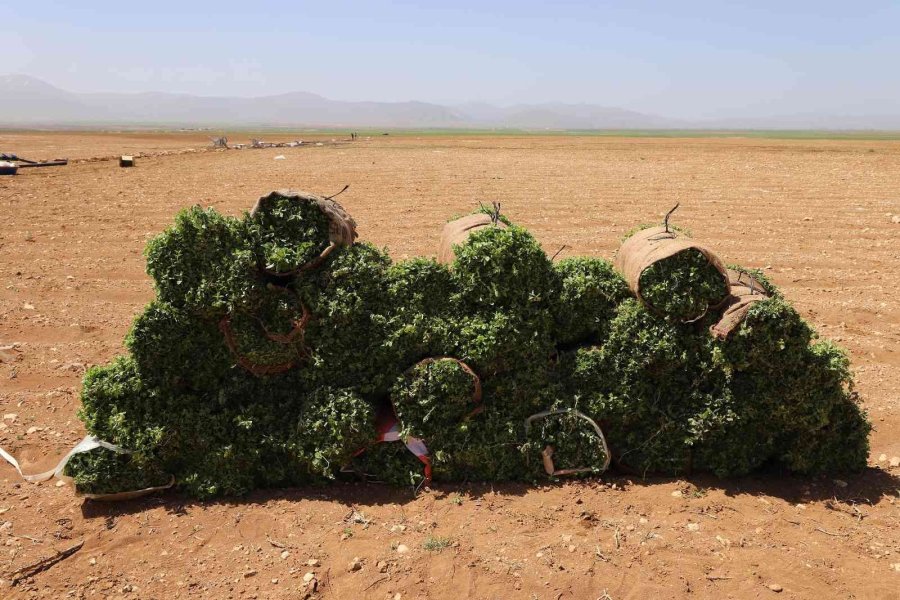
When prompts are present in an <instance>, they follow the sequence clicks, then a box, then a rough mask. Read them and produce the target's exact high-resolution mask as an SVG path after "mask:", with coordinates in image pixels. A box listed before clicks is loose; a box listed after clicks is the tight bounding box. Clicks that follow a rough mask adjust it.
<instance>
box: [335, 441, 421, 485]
mask: <svg viewBox="0 0 900 600" xmlns="http://www.w3.org/2000/svg"><path fill="white" fill-rule="evenodd" d="M350 467H351V468H352V469H353V470H354V471H355V472H356V473H357V474H359V475H360V476H362V477H363V478H364V479H365V480H366V481H376V482H381V483H388V484H391V485H395V486H398V487H411V488H413V489H417V488H418V487H419V486H420V485H421V484H422V482H423V481H424V480H425V464H424V463H423V462H422V461H421V460H419V458H418V457H417V456H416V455H415V454H413V453H412V452H410V451H409V449H408V448H407V447H406V445H405V444H404V443H403V442H400V441H397V442H379V443H377V444H372V445H371V446H369V447H367V448H366V450H365V452H363V453H362V454H359V455H358V456H356V457H355V458H354V459H353V462H352V463H351V465H350Z"/></svg>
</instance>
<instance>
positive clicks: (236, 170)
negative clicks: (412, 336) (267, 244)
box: [0, 132, 900, 600]
mask: <svg viewBox="0 0 900 600" xmlns="http://www.w3.org/2000/svg"><path fill="white" fill-rule="evenodd" d="M269 137H272V138H275V137H281V138H283V139H293V138H295V137H297V136H275V135H271V136H269ZM300 137H302V136H300ZM307 137H308V136H307ZM326 138H327V139H328V140H330V139H331V136H326ZM206 145H208V141H207V138H206V137H205V136H202V135H199V134H152V133H137V134H92V133H71V132H70V133H37V132H35V133H2V132H0V151H4V152H15V153H17V154H19V155H20V156H26V157H29V158H54V157H57V156H67V155H68V156H69V157H70V158H77V159H82V162H73V164H70V165H69V166H67V167H60V168H47V169H30V170H22V171H20V174H19V175H18V176H16V177H0V215H2V217H0V219H2V221H0V222H2V228H0V347H2V348H3V349H2V350H0V414H2V415H4V418H3V420H2V424H0V446H2V447H3V448H6V449H7V450H9V451H11V452H12V453H13V454H14V455H16V456H17V457H19V458H20V460H21V462H22V463H23V465H24V467H25V469H26V470H27V471H30V472H34V471H36V470H38V469H39V468H41V467H46V466H49V465H51V464H53V463H54V462H55V461H56V459H57V458H58V457H60V456H61V455H62V454H63V453H64V452H65V451H66V450H68V449H69V448H70V447H71V446H72V445H73V444H74V443H75V442H76V441H77V440H78V439H80V438H81V437H82V436H83V434H84V432H83V429H82V428H81V425H80V422H79V421H78V419H77V418H76V411H77V410H78V406H79V400H78V394H79V390H80V379H81V375H82V373H83V370H84V368H85V367H86V366H89V365H91V364H97V363H104V362H107V361H109V360H110V359H112V358H113V356H114V355H116V354H117V353H119V352H121V351H122V338H123V336H124V335H125V332H126V331H127V329H128V327H129V324H130V323H131V320H132V318H133V317H134V316H135V315H136V314H137V313H138V311H140V310H141V308H142V306H143V305H144V304H145V303H146V302H147V301H148V300H150V298H151V297H152V295H153V290H152V286H151V283H150V281H149V279H148V277H147V276H146V275H145V273H144V261H143V257H142V255H141V252H142V249H143V247H144V244H145V243H146V241H147V239H148V238H150V237H151V236H153V235H155V234H156V233H158V232H159V231H160V230H162V229H163V228H164V227H166V226H167V225H168V224H169V223H170V221H171V219H172V216H173V215H174V213H175V212H176V211H177V210H178V209H179V208H182V207H185V206H189V205H191V204H194V203H201V204H204V205H212V206H215V207H216V208H217V209H219V210H220V211H222V212H225V213H228V214H238V213H239V212H241V211H243V210H247V209H249V208H250V207H251V206H252V204H253V202H254V200H255V199H256V198H257V197H258V196H260V195H262V194H263V193H266V192H268V191H270V190H273V189H277V188H285V187H292V188H299V189H305V190H310V191H314V192H319V193H331V192H336V191H338V190H340V189H341V188H342V187H343V186H344V185H345V184H348V183H349V184H350V189H349V190H348V191H347V192H346V193H344V194H343V195H342V196H341V198H340V201H341V203H342V204H343V205H344V207H345V208H347V209H348V210H349V211H350V212H351V213H352V214H353V215H354V217H355V218H356V220H357V222H358V223H359V231H360V235H361V237H362V238H363V239H366V240H370V241H372V242H374V243H376V244H378V245H384V246H387V248H388V249H389V251H390V253H391V254H392V255H393V256H394V257H395V258H405V257H409V256H414V255H434V254H435V252H436V250H437V240H438V236H439V232H440V228H441V226H442V224H443V223H444V222H445V221H446V220H447V219H448V218H449V217H451V216H453V215H454V214H458V213H463V212H466V211H468V210H470V209H471V208H472V207H473V205H474V204H475V203H477V202H478V201H491V200H499V201H500V202H502V205H503V210H504V212H506V213H507V214H508V215H509V216H510V217H511V218H512V219H514V220H515V221H517V222H518V223H520V224H521V225H524V226H525V227H527V228H529V229H530V230H531V231H532V232H534V234H535V235H536V236H537V238H538V239H539V240H540V241H541V242H542V243H543V244H544V247H545V249H546V250H547V251H548V252H549V253H550V254H553V253H555V252H556V251H557V250H559V248H560V247H561V246H563V245H566V246H567V248H566V249H565V250H564V251H563V253H562V254H561V256H571V255H578V254H584V255H597V256H605V257H610V256H611V255H612V252H613V251H614V250H615V248H616V246H617V244H618V240H619V239H620V237H621V236H622V234H623V233H624V232H625V231H627V230H628V229H630V228H631V227H633V226H634V225H636V224H639V223H643V222H647V221H655V220H658V219H659V218H660V216H661V215H662V214H663V213H664V212H665V211H666V210H667V209H669V208H670V207H671V206H672V205H674V204H675V202H676V201H680V202H681V208H680V210H679V211H678V213H676V217H675V222H677V223H679V224H681V225H683V226H686V227H688V228H689V229H691V230H692V231H693V233H694V236H695V237H696V238H699V239H701V240H703V241H704V242H707V243H708V244H709V245H710V246H712V247H713V248H715V249H716V250H717V251H718V252H719V253H720V255H721V256H722V257H723V258H725V259H726V261H728V262H738V263H742V264H745V265H748V266H754V267H762V268H765V269H766V270H767V273H769V274H770V276H771V277H772V278H773V279H774V280H775V282H776V283H777V284H778V285H780V286H781V287H782V288H783V291H784V293H785V295H786V296H787V298H788V299H790V300H791V301H792V302H794V303H795V305H796V306H797V307H798V309H799V310H800V311H801V312H802V313H803V315H804V316H805V317H807V318H808V319H809V320H811V321H812V322H813V323H814V324H815V325H816V326H817V327H818V329H819V331H820V332H821V333H822V335H823V336H827V337H830V338H832V339H835V340H836V341H838V342H839V343H841V344H842V345H844V346H845V347H847V348H848V349H849V350H850V352H851V354H852V359H853V364H854V367H855V371H856V374H857V382H858V391H859V393H860V396H861V398H862V401H863V403H864V405H865V406H866V408H867V409H868V411H869V414H870V417H871V419H872V421H873V423H874V425H875V428H876V430H875V432H874V433H873V435H872V438H871V440H872V453H871V456H870V461H869V462H870V468H869V469H868V470H867V472H865V473H863V474H861V475H859V476H854V477H847V478H845V480H844V481H840V480H832V479H830V478H829V479H803V478H795V477H789V476H774V475H766V476H762V475H761V476H757V477H750V478H744V479H738V480H728V481H722V480H717V479H715V478H711V477H704V476H698V477H694V478H691V479H689V480H670V479H652V478H651V479H647V480H640V479H634V478H627V477H618V476H616V477H609V478H605V479H603V480H602V481H597V482H587V483H568V484H565V485H559V486H555V485H554V486H547V487H543V488H528V487H522V486H514V485H495V486H490V485H486V486H471V487H464V488H454V487H439V488H438V489H435V490H430V491H427V492H425V493H424V494H421V495H420V496H419V497H417V498H413V497H412V496H411V495H410V493H409V492H407V491H398V490H393V489H388V488H384V487H380V486H378V485H369V486H363V485H353V484H339V485H335V486H332V487H324V488H314V489H299V490H280V491H268V492H259V493H254V494H252V495H250V496H248V497H245V498H239V499H234V500H225V501H221V502H209V503H197V502H194V501H191V500H189V499H186V498H183V497H180V496H178V495H177V494H167V495H161V496H158V497H151V498H147V499H142V500H137V501H131V502H126V503H120V504H103V503H97V502H90V501H88V502H82V501H81V500H80V499H78V498H76V497H75V496H74V495H73V492H72V490H71V488H69V487H68V486H62V487H60V486H57V485H55V484H54V483H52V482H48V483H43V484H39V485H32V484H28V483H25V482H23V481H21V480H20V478H19V477H18V475H17V474H16V473H15V471H14V470H13V469H12V467H10V466H8V465H6V463H2V464H0V579H2V580H3V582H2V585H0V597H3V598H6V597H12V598H19V597H22V598H31V597H33V598H142V599H143V598H159V599H170V598H216V599H224V598H260V599H263V598H285V599H289V598H290V599H293V598H305V597H312V596H317V597H321V598H347V599H356V598H377V599H388V600H389V599H394V598H400V599H402V600H407V599H414V598H485V599H487V598H539V599H551V600H559V599H588V600H595V599H598V598H612V599H614V600H621V599H625V598H635V599H638V598H641V599H643V598H663V597H696V598H768V597H772V598H776V597H784V598H816V599H824V598H829V599H830V598H859V599H870V598H900V496H898V489H900V468H898V466H897V465H896V462H898V461H896V460H895V461H894V462H895V464H894V466H891V460H892V459H893V458H894V457H897V456H898V455H900V406H898V404H900V294H898V290H900V222H898V221H900V142H886V141H881V142H876V141H786V140H764V139H626V138H606V137H536V136H520V137H491V136H456V137H450V136H422V137H416V136H396V135H393V136H389V137H382V136H379V137H373V138H371V139H366V138H363V139H360V140H359V141H356V142H353V143H350V142H347V143H343V144H334V145H325V146H311V147H301V148H282V149H269V150H244V151H224V152H213V151H201V149H202V148H203V147H204V146H206ZM188 148H194V149H195V151H193V152H184V151H185V150H186V149H188ZM139 152H145V153H151V154H153V155H150V156H144V157H140V158H138V160H137V166H136V167H135V168H133V169H120V168H119V167H118V166H117V164H116V162H115V161H112V160H108V159H107V160H85V159H92V158H95V157H104V156H106V157H109V156H112V155H116V154H120V153H139ZM277 155H284V156H285V159H284V160H274V157H275V156H277ZM10 346H12V347H10ZM354 510H355V511H357V518H356V519H353V518H352V514H353V511H354ZM429 538H440V540H443V539H444V538H446V541H447V542H449V545H448V546H447V547H444V548H442V549H441V548H434V546H440V545H442V544H440V543H438V544H434V543H432V544H426V542H427V541H429ZM81 540H84V546H83V547H82V548H81V549H80V550H79V551H77V552H76V553H74V554H73V555H72V556H70V557H68V558H66V559H64V560H62V561H60V562H58V563H57V564H55V565H52V566H50V567H49V568H47V569H46V570H44V571H42V572H39V573H37V574H36V575H34V576H33V577H31V578H27V579H24V580H21V581H19V582H18V583H17V585H15V586H13V585H11V582H12V581H13V579H14V577H13V575H14V573H15V572H16V570H17V569H21V568H22V567H25V566H27V565H29V564H31V563H34V562H36V561H38V560H40V559H42V558H45V557H51V556H53V555H54V553H55V552H56V551H57V550H64V549H66V548H69V547H71V546H73V545H74V544H76V543H77V542H79V541H81ZM430 541H432V542H434V539H432V540H430ZM428 548H432V549H431V550H429V549H428ZM354 558H358V559H359V561H360V562H361V568H360V569H358V570H350V568H349V565H350V563H351V561H352V560H353V559H354ZM307 573H312V574H313V576H312V577H313V578H314V579H313V581H310V582H308V583H304V576H305V575H306V574H307ZM314 590H315V591H314Z"/></svg>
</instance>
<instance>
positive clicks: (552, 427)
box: [522, 412, 607, 475]
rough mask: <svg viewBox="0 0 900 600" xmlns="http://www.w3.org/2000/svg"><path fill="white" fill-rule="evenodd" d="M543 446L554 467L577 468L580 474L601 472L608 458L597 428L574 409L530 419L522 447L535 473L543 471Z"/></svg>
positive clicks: (561, 468)
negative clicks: (547, 450) (573, 410)
mask: <svg viewBox="0 0 900 600" xmlns="http://www.w3.org/2000/svg"><path fill="white" fill-rule="evenodd" d="M545 449H549V452H550V457H551V460H552V461H553V468H554V470H556V471H559V470H565V469H578V470H581V475H588V474H591V473H593V474H597V473H600V472H602V470H603V466H604V464H605V463H606V458H607V456H606V452H605V451H604V450H603V446H602V443H601V440H600V437H599V436H598V435H597V432H596V430H594V428H593V426H592V425H591V424H590V423H589V422H588V421H587V420H585V419H584V418H582V417H580V416H578V415H577V414H575V413H573V412H564V413H557V414H551V415H547V416H545V417H540V418H538V419H535V420H534V421H532V423H531V426H530V427H529V429H528V433H527V436H526V442H525V444H523V445H522V451H523V452H524V453H525V455H526V457H527V459H528V463H529V467H530V468H531V469H533V470H534V471H535V473H536V475H539V474H540V473H542V472H546V471H545V469H544V463H543V457H542V455H543V452H544V450H545Z"/></svg>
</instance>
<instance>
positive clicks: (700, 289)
mask: <svg viewBox="0 0 900 600" xmlns="http://www.w3.org/2000/svg"><path fill="white" fill-rule="evenodd" d="M640 290H641V297H642V298H643V299H644V302H646V303H647V305H648V306H651V307H652V308H653V309H654V310H655V311H657V312H658V313H659V314H662V315H665V316H667V317H669V318H671V319H674V320H677V321H693V320H694V319H697V318H700V317H702V316H703V315H704V314H705V313H706V312H707V309H709V308H710V307H714V306H718V305H719V304H721V303H722V301H723V300H725V297H726V296H727V295H728V282H727V281H726V280H725V276H724V275H722V273H721V272H720V271H719V270H718V269H716V267H715V266H713V264H712V263H710V261H709V259H708V258H707V257H706V256H705V255H704V254H703V253H702V252H700V251H699V250H697V249H695V248H688V249H686V250H682V251H681V252H679V253H678V254H675V255H673V256H670V257H668V258H664V259H662V260H659V261H656V262H655V263H653V264H652V265H650V266H649V267H647V268H646V269H644V271H643V272H642V273H641V277H640Z"/></svg>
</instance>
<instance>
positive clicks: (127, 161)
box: [119, 154, 134, 167]
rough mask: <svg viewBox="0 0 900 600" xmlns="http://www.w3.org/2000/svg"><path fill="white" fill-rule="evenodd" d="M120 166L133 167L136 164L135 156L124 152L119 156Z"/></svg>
mask: <svg viewBox="0 0 900 600" xmlns="http://www.w3.org/2000/svg"><path fill="white" fill-rule="evenodd" d="M119 166H120V167H133V166H134V157H133V156H129V155H127V154H123V155H122V156H120V157H119Z"/></svg>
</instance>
